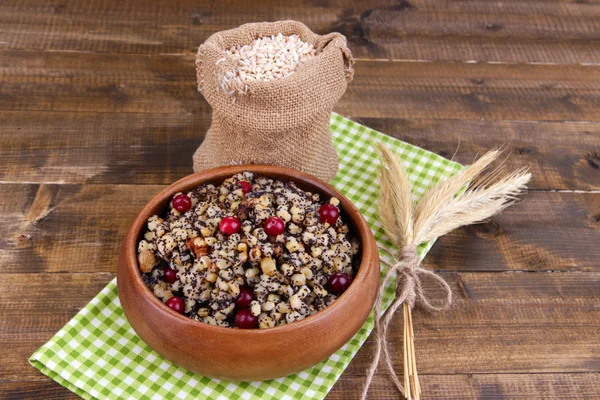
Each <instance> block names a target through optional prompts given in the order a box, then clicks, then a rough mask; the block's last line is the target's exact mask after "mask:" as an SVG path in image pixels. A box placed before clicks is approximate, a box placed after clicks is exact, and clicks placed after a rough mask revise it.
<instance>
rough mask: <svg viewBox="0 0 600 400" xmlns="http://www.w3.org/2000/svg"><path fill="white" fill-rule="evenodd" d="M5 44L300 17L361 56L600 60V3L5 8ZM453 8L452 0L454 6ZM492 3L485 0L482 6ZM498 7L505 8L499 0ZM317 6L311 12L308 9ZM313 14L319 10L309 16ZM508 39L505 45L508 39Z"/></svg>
mask: <svg viewBox="0 0 600 400" xmlns="http://www.w3.org/2000/svg"><path fill="white" fill-rule="evenodd" d="M5 3H6V4H3V5H2V9H1V10H0V25H1V26H2V27H1V30H0V32H1V34H2V36H3V37H5V38H6V40H5V41H4V46H5V47H7V48H14V49H35V50H78V51H93V52H116V53H139V54H160V53H189V52H193V51H195V49H196V48H197V46H198V45H199V44H200V43H202V42H203V41H204V40H205V39H206V38H207V37H208V36H209V35H210V34H212V33H214V32H216V31H220V30H224V29H229V28H233V27H235V26H238V25H240V24H243V23H246V22H252V21H264V20H278V19H290V18H292V19H298V20H301V21H303V22H305V23H306V24H307V25H308V26H309V27H310V28H311V29H313V30H315V31H316V32H319V33H326V32H330V31H339V32H342V33H344V34H345V35H346V36H348V38H349V42H350V43H351V48H352V51H353V52H354V54H355V56H356V57H359V58H384V59H404V60H406V59H413V60H414V59H417V60H433V61H465V60H475V61H481V62H487V61H496V62H498V61H501V62H510V63H540V62H544V63H559V64H569V63H577V64H579V63H594V64H598V63H600V50H599V49H598V47H597V46H595V44H594V43H593V41H589V39H593V40H595V39H597V38H598V36H597V32H599V30H598V22H597V20H598V19H597V18H596V17H597V16H598V15H600V5H598V4H591V2H586V3H589V4H571V5H568V4H564V3H563V4H560V3H558V4H551V3H548V2H542V4H535V2H533V1H527V2H516V1H510V2H507V3H508V5H507V6H506V7H500V5H499V4H497V5H495V6H493V5H486V4H484V2H483V1H477V2H473V3H474V4H470V3H469V4H470V5H467V6H465V5H451V4H448V3H450V2H442V4H440V6H438V5H437V3H432V2H431V1H401V2H391V1H369V2H360V3H356V2H349V1H340V2H337V1H334V2H323V1H316V0H315V1H305V2H302V3H303V4H302V5H304V7H302V6H301V5H300V4H296V3H294V4H290V3H289V2H282V1H270V2H267V3H265V4H263V5H262V7H261V8H258V9H257V8H252V5H248V4H245V3H244V2H210V3H209V2H205V3H198V2H191V1H186V2H181V4H178V7H172V6H170V5H169V6H166V5H165V3H164V2H155V3H154V2H153V4H143V3H134V4H131V3H121V2H118V1H110V2H103V3H102V5H97V4H88V3H85V2H84V3H81V2H79V1H76V0H73V1H67V2H64V1H60V2H59V1H50V2H44V3H42V4H40V3H39V2H35V1H34V2H5ZM453 3H456V2H453ZM487 3H489V2H487ZM503 3H504V2H503ZM313 7H314V8H313ZM315 9H316V10H318V12H315V11H314V10H315ZM507 38H509V39H510V40H507Z"/></svg>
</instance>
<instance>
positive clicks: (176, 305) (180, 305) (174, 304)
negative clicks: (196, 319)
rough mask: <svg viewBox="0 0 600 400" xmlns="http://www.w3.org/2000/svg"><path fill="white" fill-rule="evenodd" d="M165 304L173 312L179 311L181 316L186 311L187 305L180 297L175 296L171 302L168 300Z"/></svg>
mask: <svg viewBox="0 0 600 400" xmlns="http://www.w3.org/2000/svg"><path fill="white" fill-rule="evenodd" d="M165 304H166V305H167V306H168V307H169V308H170V309H171V310H173V311H177V312H178V313H179V314H183V311H184V310H185V303H184V302H183V300H182V299H180V298H179V297H175V296H173V297H171V298H170V299H169V300H167V302H166V303H165Z"/></svg>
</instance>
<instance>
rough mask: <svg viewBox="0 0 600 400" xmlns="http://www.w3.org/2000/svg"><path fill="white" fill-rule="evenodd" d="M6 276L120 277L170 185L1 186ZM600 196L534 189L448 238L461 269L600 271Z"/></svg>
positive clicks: (439, 263)
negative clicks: (127, 251) (137, 231)
mask: <svg viewBox="0 0 600 400" xmlns="http://www.w3.org/2000/svg"><path fill="white" fill-rule="evenodd" d="M0 188H1V190H0V204H1V205H2V206H1V208H0V211H1V214H0V237H2V238H3V239H2V240H1V241H0V264H2V266H3V268H2V270H1V271H0V273H13V272H27V273H32V272H69V271H77V272H97V271H102V272H115V271H116V261H117V256H118V251H119V244H120V241H121V240H122V238H123V237H124V236H125V233H126V232H127V229H128V228H129V225H130V223H131V221H133V219H134V217H135V215H136V214H137V213H138V212H139V211H140V210H141V209H142V207H143V206H144V205H145V204H146V203H147V202H148V201H149V200H150V199H151V198H152V196H154V195H155V194H156V193H158V192H159V191H160V190H161V189H162V188H163V186H154V185H144V186H135V185H54V184H43V185H26V184H2V185H0ZM599 221H600V193H596V194H591V193H590V194H583V193H552V192H530V193H529V194H527V195H526V196H525V198H524V200H523V201H522V202H521V203H519V204H517V205H516V206H514V207H512V208H510V209H509V210H507V211H505V212H504V213H503V214H502V215H500V216H497V217H495V218H494V219H493V220H492V221H491V222H489V223H486V224H481V225H476V226H471V227H467V228H463V229H459V230H457V231H455V232H453V233H452V234H449V235H447V236H445V237H443V238H441V239H440V240H439V241H438V243H437V244H436V245H435V246H434V248H433V250H432V252H431V253H430V254H429V255H428V256H427V263H428V264H432V265H436V267H437V268H439V269H443V270H457V271H505V270H516V271H546V270H561V271H570V270H573V271H600V261H599V260H600V247H598V246H597V244H598V243H600V223H599Z"/></svg>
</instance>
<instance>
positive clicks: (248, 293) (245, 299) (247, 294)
mask: <svg viewBox="0 0 600 400" xmlns="http://www.w3.org/2000/svg"><path fill="white" fill-rule="evenodd" d="M252 300H254V292H253V291H252V289H250V288H247V287H243V288H240V294H238V295H237V297H236V298H235V305H236V307H237V308H239V309H242V308H248V307H249V306H250V303H251V302H252Z"/></svg>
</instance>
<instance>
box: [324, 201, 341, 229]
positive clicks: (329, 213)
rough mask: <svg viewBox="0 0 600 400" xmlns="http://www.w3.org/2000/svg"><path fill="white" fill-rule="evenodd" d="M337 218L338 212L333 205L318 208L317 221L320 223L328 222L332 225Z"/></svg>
mask: <svg viewBox="0 0 600 400" xmlns="http://www.w3.org/2000/svg"><path fill="white" fill-rule="evenodd" d="M339 216H340V211H339V210H338V209H337V207H336V206H334V205H333V204H323V205H322V206H321V208H319V217H320V218H319V219H320V220H321V222H328V223H330V224H331V225H333V224H335V221H337V219H338V217H339Z"/></svg>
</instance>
